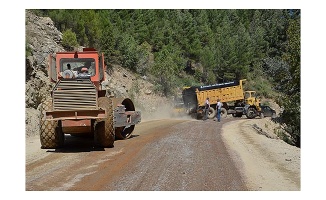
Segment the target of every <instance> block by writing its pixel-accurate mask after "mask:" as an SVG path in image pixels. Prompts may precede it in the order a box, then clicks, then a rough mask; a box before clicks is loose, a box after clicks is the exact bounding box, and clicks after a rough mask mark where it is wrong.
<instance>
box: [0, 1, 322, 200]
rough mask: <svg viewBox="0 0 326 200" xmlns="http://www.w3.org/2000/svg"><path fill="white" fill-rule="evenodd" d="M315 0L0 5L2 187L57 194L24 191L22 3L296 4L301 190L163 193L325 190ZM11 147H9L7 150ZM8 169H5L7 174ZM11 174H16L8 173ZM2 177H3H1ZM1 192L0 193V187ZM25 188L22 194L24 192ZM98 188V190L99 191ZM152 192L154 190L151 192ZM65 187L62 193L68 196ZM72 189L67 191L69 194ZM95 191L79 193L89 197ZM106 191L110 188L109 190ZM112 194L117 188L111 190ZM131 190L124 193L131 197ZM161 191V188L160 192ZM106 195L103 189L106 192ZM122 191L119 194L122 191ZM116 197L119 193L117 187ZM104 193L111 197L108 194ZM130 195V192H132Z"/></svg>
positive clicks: (137, 5)
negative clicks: (299, 50) (299, 75)
mask: <svg viewBox="0 0 326 200" xmlns="http://www.w3.org/2000/svg"><path fill="white" fill-rule="evenodd" d="M321 2H323V1H320V0H310V1H308V0H273V1H266V0H224V1H219V0H215V1H213V0H210V1H209V0H200V1H196V2H193V1H189V0H188V1H187V0H173V1H172V0H165V1H144V0H140V1H137V0H133V1H132V0H115V1H109V0H92V1H85V0H79V1H76V0H70V1H67V0H65V1H63V0H56V1H54V0H25V1H22V0H20V1H18V0H12V1H9V2H6V5H2V12H0V15H1V17H0V20H1V37H2V47H1V48H0V51H1V55H2V60H3V62H2V64H3V66H2V67H3V68H2V69H6V70H5V73H4V75H3V77H2V79H1V105H2V108H3V109H2V120H1V125H2V131H1V133H2V134H3V136H2V146H1V147H2V148H1V149H2V151H1V159H2V160H3V159H5V160H7V161H5V162H1V163H2V164H1V170H0V173H1V175H2V176H1V177H2V179H1V181H0V183H1V187H0V189H1V191H5V193H8V195H10V197H15V196H17V197H18V198H19V197H20V196H21V195H27V196H26V197H28V196H29V197H31V198H33V200H34V199H38V198H40V199H41V198H42V199H43V197H45V196H46V199H51V198H53V199H54V198H58V196H57V195H61V194H62V193H54V194H53V195H50V196H48V195H47V194H44V193H37V192H25V127H24V126H25V71H24V70H25V69H24V68H23V66H24V65H25V9H41V8H43V9H68V8H70V9H72V8H80V9H177V8H180V9H301V15H302V18H301V31H302V32H301V103H302V104H301V111H302V112H301V126H302V129H301V135H302V147H301V159H302V160H301V167H302V168H301V175H302V179H301V191H300V192H286V193H283V192H268V194H267V195H266V193H265V192H256V193H252V192H251V193H242V192H239V193H237V192H235V193H234V192H231V193H229V192H226V193H216V192H205V193H198V192H196V193H191V194H189V193H177V194H175V193H162V196H163V197H166V198H170V197H174V195H177V196H178V197H180V198H185V197H190V198H191V197H196V198H197V197H198V198H202V195H204V196H206V195H207V197H212V196H213V197H215V196H216V197H217V196H221V197H236V198H237V197H240V198H242V197H245V198H246V197H249V196H250V199H261V198H262V197H263V198H264V199H266V198H268V199H269V198H270V199H275V198H291V199H292V198H295V199H301V198H302V199H305V198H309V197H310V195H311V194H317V195H318V193H321V194H319V196H326V195H325V189H324V185H325V184H323V183H324V182H325V179H326V176H325V172H324V171H326V170H325V169H326V165H325V164H324V163H325V162H323V163H322V161H324V158H325V155H324V152H326V150H325V147H324V146H325V145H324V141H325V133H326V130H325V128H324V127H323V123H325V120H324V119H325V115H324V112H323V100H324V99H323V97H322V95H323V92H324V90H323V89H322V86H324V85H325V83H324V82H323V80H325V78H326V77H325V76H324V74H325V68H326V66H325V64H322V63H323V60H324V58H325V52H326V51H325V50H324V47H325V45H326V44H325V35H326V34H325V23H324V22H323V21H321V20H322V19H323V18H325V17H324V12H323V11H324V10H323V6H322V4H321ZM9 151H11V152H13V153H11V154H8V152H9ZM8 174H9V175H8ZM11 174H15V175H14V177H17V178H13V176H12V175H11ZM3 177H4V178H3ZM1 193H2V194H3V195H4V193H3V192H1ZM26 193H27V194H26ZM102 194H103V193H102ZM156 194H157V193H155V195H156ZM69 195H70V193H65V196H69ZM73 195H75V194H71V197H73ZM93 195H94V193H92V194H89V195H88V194H87V195H85V196H84V195H83V196H80V197H79V198H81V199H83V197H85V198H86V197H90V198H91V197H92V196H93ZM95 195H100V194H95ZM110 195H111V194H110ZM115 195H118V194H113V196H114V197H115ZM129 195H130V193H128V194H126V197H129V198H130V196H129ZM132 195H135V196H136V197H138V196H139V197H142V199H152V197H153V196H152V195H153V193H148V192H147V193H146V192H144V193H143V192H142V193H140V195H139V193H136V194H134V193H132ZM160 195H161V194H160ZM105 196H106V195H105ZM123 196H124V195H123ZM116 197H117V198H120V197H121V193H119V196H116ZM107 198H110V197H108V196H107ZM131 198H134V196H133V197H131Z"/></svg>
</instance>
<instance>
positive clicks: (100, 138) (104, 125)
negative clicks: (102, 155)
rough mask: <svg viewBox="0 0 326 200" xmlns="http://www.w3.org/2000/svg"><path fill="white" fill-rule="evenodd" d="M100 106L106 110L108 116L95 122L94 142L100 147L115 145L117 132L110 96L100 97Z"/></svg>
mask: <svg viewBox="0 0 326 200" xmlns="http://www.w3.org/2000/svg"><path fill="white" fill-rule="evenodd" d="M98 104H99V107H100V108H102V109H104V110H106V113H107V118H105V119H101V120H98V121H96V122H95V124H94V129H95V130H94V142H95V144H96V145H97V146H100V147H113V144H114V140H115V132H114V127H113V105H112V100H111V99H109V98H108V97H100V98H99V99H98Z"/></svg>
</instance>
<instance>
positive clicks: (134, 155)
mask: <svg viewBox="0 0 326 200" xmlns="http://www.w3.org/2000/svg"><path fill="white" fill-rule="evenodd" d="M246 122H247V120H242V119H233V118H231V119H225V120H223V121H222V122H221V123H217V122H215V121H212V120H208V121H200V120H168V119H166V120H156V121H148V122H142V123H141V124H139V125H138V126H136V128H135V130H134V136H133V137H132V138H131V139H128V140H118V141H116V142H115V147H114V148H106V149H98V148H94V147H93V143H92V140H89V139H83V138H75V137H69V136H68V135H66V136H67V137H66V144H65V147H64V148H62V149H58V150H44V149H40V144H39V138H38V137H30V138H28V139H26V191H109V190H113V191H241V190H285V191H286V190H300V165H299V169H297V168H296V169H295V170H294V171H293V170H292V171H291V169H287V168H286V167H284V166H283V165H276V166H275V167H274V165H273V166H271V168H272V169H273V170H272V172H271V173H269V175H267V176H266V175H265V174H264V173H265V171H264V170H268V169H263V168H264V167H266V166H267V168H268V167H269V166H270V165H261V166H259V165H258V166H257V165H255V163H257V160H255V159H261V161H260V162H262V163H268V162H267V161H265V158H264V156H263V155H262V153H260V154H259V151H261V149H259V145H258V144H255V142H254V139H255V138H250V137H249V136H248V135H244V134H243V131H244V130H245V129H244V128H241V127H244V126H246ZM222 127H223V129H222ZM237 127H238V128H240V129H237ZM225 128H227V129H225ZM247 128H248V127H247ZM229 130H232V131H231V132H230V131H229ZM239 131H240V132H239ZM247 132H248V133H252V130H250V131H247ZM239 134H240V135H242V137H244V138H239ZM256 136H261V135H258V134H256ZM254 137H255V136H254ZM262 137H264V136H262ZM237 138H239V139H237ZM245 138H247V139H245ZM265 138H266V137H265ZM266 139H267V140H271V139H269V138H266ZM259 140H260V141H263V140H264V139H263V138H260V139H259ZM242 141H243V142H242ZM275 141H277V140H275ZM250 143H252V144H251V146H248V145H250ZM246 145H247V146H246ZM282 145H284V144H283V143H282ZM286 145H287V144H285V146H286ZM287 146H288V145H287ZM246 151H247V153H246ZM248 151H249V153H248ZM257 151H258V152H257ZM266 151H267V150H266V149H265V153H266ZM250 155H251V156H250ZM258 155H260V157H259V156H258ZM299 155H300V151H299ZM270 158H272V156H270ZM292 159H293V158H292ZM275 160H276V158H275V159H274V160H270V161H271V162H272V161H274V162H276V163H277V160H276V161H275ZM286 162H288V163H289V161H286ZM296 164H298V163H296ZM283 168H284V169H286V170H283ZM297 170H299V173H298V171H297ZM275 181H276V183H274V182H275ZM272 182H273V183H272ZM276 186H277V187H276Z"/></svg>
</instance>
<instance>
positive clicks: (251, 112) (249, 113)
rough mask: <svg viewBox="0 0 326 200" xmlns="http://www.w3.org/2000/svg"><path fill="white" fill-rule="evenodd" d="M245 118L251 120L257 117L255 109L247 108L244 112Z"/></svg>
mask: <svg viewBox="0 0 326 200" xmlns="http://www.w3.org/2000/svg"><path fill="white" fill-rule="evenodd" d="M246 116H247V118H248V119H253V118H255V117H257V114H256V109H255V108H253V107H250V108H248V110H247V112H246Z"/></svg>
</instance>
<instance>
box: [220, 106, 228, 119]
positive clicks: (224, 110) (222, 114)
mask: <svg viewBox="0 0 326 200" xmlns="http://www.w3.org/2000/svg"><path fill="white" fill-rule="evenodd" d="M227 116H228V111H227V110H226V109H225V108H221V117H222V118H226V117H227Z"/></svg>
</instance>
